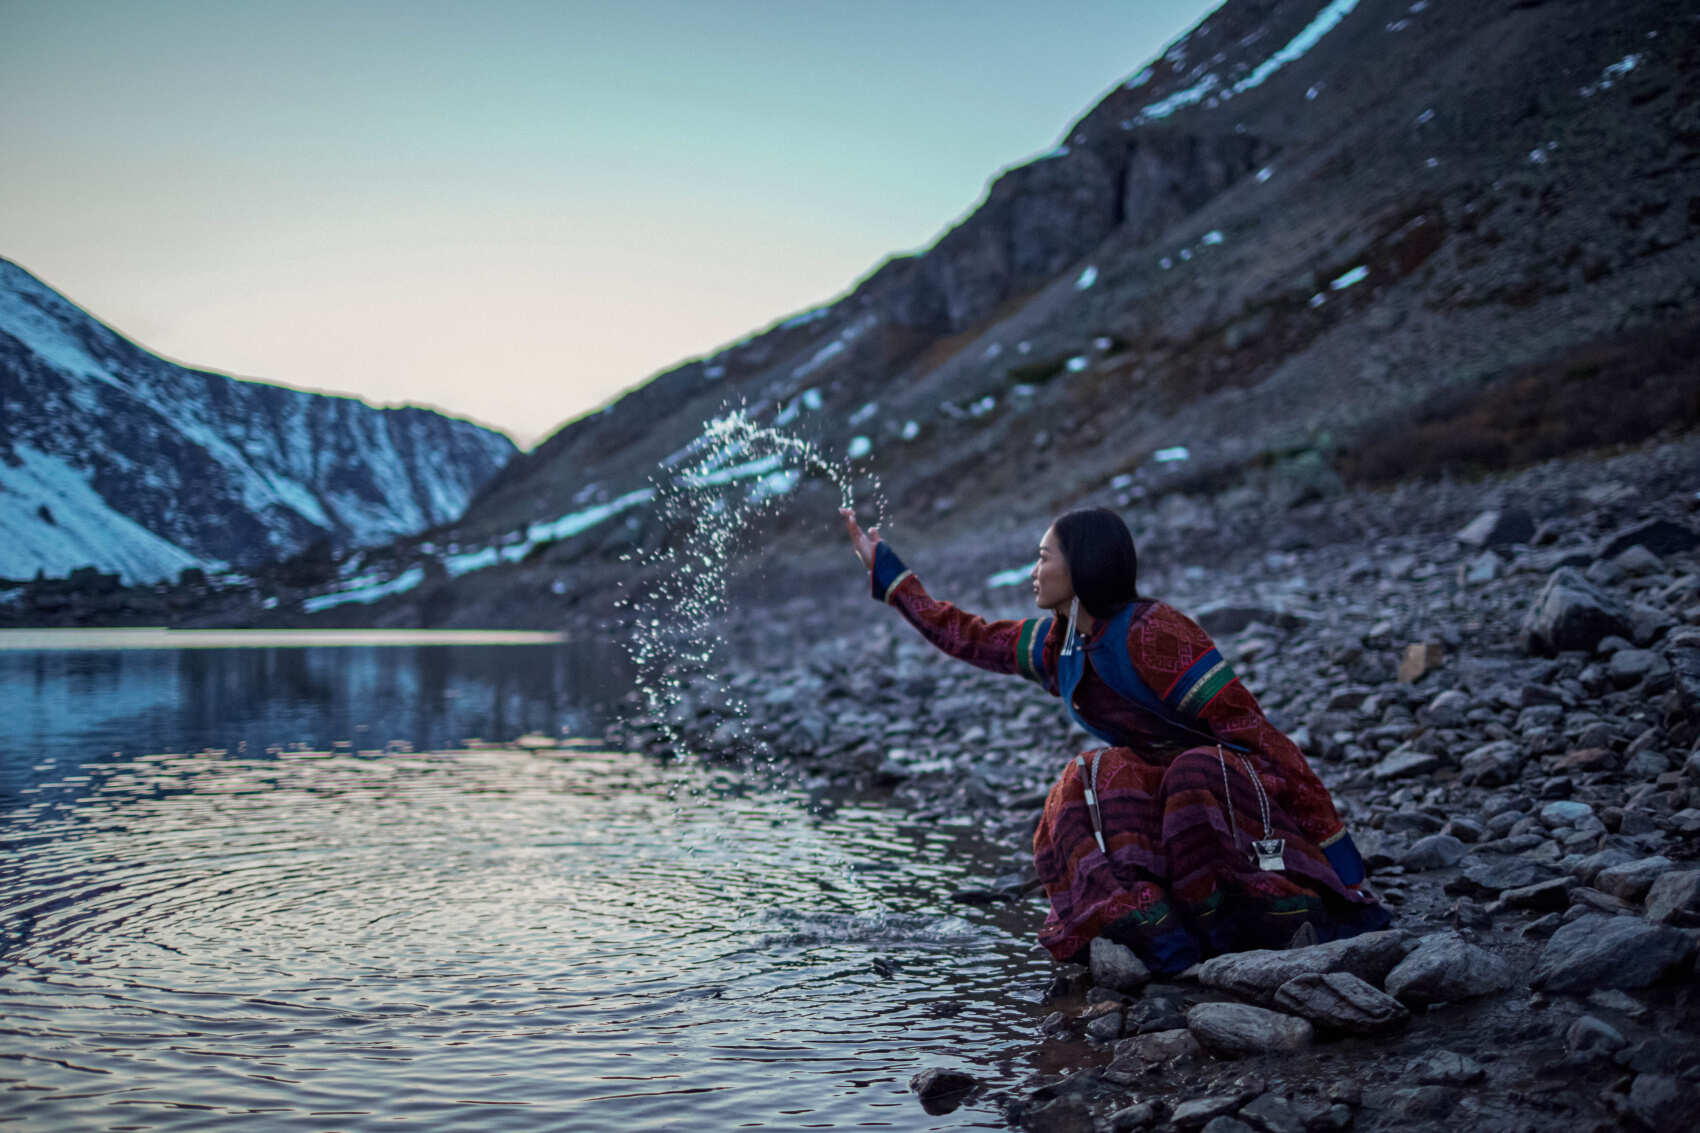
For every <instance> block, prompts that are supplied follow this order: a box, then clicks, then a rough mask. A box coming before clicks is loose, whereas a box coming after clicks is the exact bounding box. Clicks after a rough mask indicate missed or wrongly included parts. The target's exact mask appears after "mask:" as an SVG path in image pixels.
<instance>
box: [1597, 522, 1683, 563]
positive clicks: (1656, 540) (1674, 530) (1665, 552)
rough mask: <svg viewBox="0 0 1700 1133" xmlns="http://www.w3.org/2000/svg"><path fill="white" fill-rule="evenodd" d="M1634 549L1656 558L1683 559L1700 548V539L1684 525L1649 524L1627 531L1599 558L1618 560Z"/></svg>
mask: <svg viewBox="0 0 1700 1133" xmlns="http://www.w3.org/2000/svg"><path fill="white" fill-rule="evenodd" d="M1631 547H1645V548H1646V549H1647V550H1649V551H1651V552H1652V553H1653V554H1655V555H1658V556H1660V557H1661V558H1663V557H1668V556H1670V555H1680V554H1682V553H1683V552H1685V551H1692V550H1694V548H1696V547H1700V535H1697V534H1695V533H1694V532H1693V531H1691V530H1690V529H1688V528H1686V527H1684V526H1683V525H1682V524H1680V523H1672V522H1671V521H1670V520H1668V519H1655V520H1652V521H1651V522H1648V523H1642V524H1637V525H1636V526H1634V527H1626V528H1624V529H1623V530H1622V531H1619V532H1618V533H1617V534H1615V535H1613V536H1612V537H1611V538H1610V539H1607V540H1606V542H1605V544H1604V545H1603V546H1602V547H1601V548H1600V553H1599V557H1600V558H1602V559H1615V558H1617V556H1619V555H1621V554H1623V553H1624V552H1625V551H1627V550H1629V548H1631Z"/></svg>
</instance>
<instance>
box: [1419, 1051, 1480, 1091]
mask: <svg viewBox="0 0 1700 1133" xmlns="http://www.w3.org/2000/svg"><path fill="white" fill-rule="evenodd" d="M1405 1074H1406V1076H1407V1077H1411V1078H1415V1079H1416V1080H1417V1081H1418V1082H1420V1083H1422V1084H1423V1085H1425V1086H1468V1085H1471V1084H1473V1083H1475V1082H1480V1081H1481V1080H1482V1079H1484V1078H1486V1077H1487V1071H1486V1070H1485V1069H1483V1068H1482V1064H1481V1063H1479V1062H1477V1061H1476V1060H1475V1059H1473V1058H1471V1057H1469V1056H1468V1055H1463V1054H1458V1053H1456V1052H1455V1051H1450V1050H1443V1051H1440V1052H1439V1053H1437V1054H1432V1055H1430V1056H1429V1057H1427V1058H1422V1059H1418V1060H1417V1061H1416V1062H1413V1063H1411V1064H1410V1065H1409V1066H1407V1067H1406V1068H1405Z"/></svg>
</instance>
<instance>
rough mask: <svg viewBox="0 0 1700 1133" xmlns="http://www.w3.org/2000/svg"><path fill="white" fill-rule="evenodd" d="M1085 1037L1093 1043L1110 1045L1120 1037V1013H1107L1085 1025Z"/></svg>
mask: <svg viewBox="0 0 1700 1133" xmlns="http://www.w3.org/2000/svg"><path fill="white" fill-rule="evenodd" d="M1086 1037H1087V1038H1088V1039H1090V1040H1091V1041H1093V1042H1095V1043H1112V1042H1115V1041H1116V1040H1117V1039H1119V1038H1121V1037H1122V1013H1121V1012H1120V1011H1107V1012H1105V1013H1104V1014H1102V1015H1099V1016H1098V1017H1097V1018H1095V1019H1093V1020H1092V1021H1091V1022H1090V1023H1088V1024H1086Z"/></svg>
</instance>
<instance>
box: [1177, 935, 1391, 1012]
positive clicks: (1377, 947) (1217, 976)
mask: <svg viewBox="0 0 1700 1133" xmlns="http://www.w3.org/2000/svg"><path fill="white" fill-rule="evenodd" d="M1404 957H1405V937H1404V934H1403V933H1401V932H1398V931H1397V930H1391V929H1390V930H1387V931H1384V932H1369V933H1364V934H1363V935H1362V936H1354V937H1350V938H1348V939H1346V940H1331V941H1329V942H1328V943H1327V944H1313V945H1311V946H1310V947H1308V948H1288V949H1284V950H1281V951H1275V950H1272V949H1258V950H1255V951H1251V952H1230V953H1228V954H1227V955H1224V956H1216V957H1213V958H1212V959H1209V960H1206V961H1205V962H1204V963H1203V964H1202V965H1201V966H1200V967H1199V970H1198V982H1199V983H1201V984H1203V985H1204V986H1205V987H1214V988H1219V989H1221V990H1223V991H1226V992H1231V993H1232V994H1234V995H1237V996H1240V997H1241V998H1244V999H1254V1000H1259V1001H1262V1002H1273V1000H1274V995H1275V992H1276V990H1277V989H1279V988H1280V986H1281V985H1282V984H1284V983H1286V982H1287V981H1288V980H1290V979H1293V978H1294V977H1296V976H1302V975H1305V974H1307V973H1323V972H1350V973H1351V974H1352V975H1354V976H1357V977H1358V978H1359V979H1361V980H1364V981H1365V982H1367V983H1371V984H1380V983H1381V981H1382V980H1384V979H1386V978H1387V973H1388V972H1390V971H1392V970H1393V967H1394V965H1396V964H1398V963H1399V961H1400V960H1402V959H1404Z"/></svg>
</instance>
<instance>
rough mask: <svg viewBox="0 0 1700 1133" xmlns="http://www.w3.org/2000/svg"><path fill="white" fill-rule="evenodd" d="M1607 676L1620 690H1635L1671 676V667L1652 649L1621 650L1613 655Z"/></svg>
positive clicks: (1607, 669)
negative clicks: (1646, 683)
mask: <svg viewBox="0 0 1700 1133" xmlns="http://www.w3.org/2000/svg"><path fill="white" fill-rule="evenodd" d="M1606 675H1607V676H1609V677H1610V678H1611V683H1612V684H1614V685H1616V686H1617V687H1618V688H1634V687H1635V686H1636V685H1638V684H1640V683H1641V682H1642V681H1658V680H1661V679H1663V678H1665V677H1668V676H1670V665H1669V663H1668V662H1666V661H1665V659H1664V658H1663V657H1661V656H1659V655H1658V654H1657V653H1655V652H1653V651H1652V650H1651V649H1619V650H1618V651H1617V652H1616V653H1613V654H1612V655H1611V662H1610V663H1609V664H1608V665H1607V666H1606Z"/></svg>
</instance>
